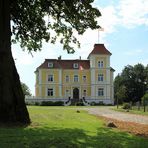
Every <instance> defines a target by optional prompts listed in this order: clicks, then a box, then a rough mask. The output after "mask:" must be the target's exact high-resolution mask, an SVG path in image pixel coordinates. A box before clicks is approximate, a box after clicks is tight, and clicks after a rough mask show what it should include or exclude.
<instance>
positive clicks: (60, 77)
mask: <svg viewBox="0 0 148 148" xmlns="http://www.w3.org/2000/svg"><path fill="white" fill-rule="evenodd" d="M59 96H60V97H62V70H61V69H59Z"/></svg>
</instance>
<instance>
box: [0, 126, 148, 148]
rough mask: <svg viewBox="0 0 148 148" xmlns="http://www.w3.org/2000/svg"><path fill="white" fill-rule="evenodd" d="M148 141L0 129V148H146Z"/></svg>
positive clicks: (100, 133)
mask: <svg viewBox="0 0 148 148" xmlns="http://www.w3.org/2000/svg"><path fill="white" fill-rule="evenodd" d="M147 145H148V140H147V139H144V138H140V137H136V136H132V135H130V134H128V133H125V132H119V131H116V130H112V129H108V128H98V130H97V134H93V135H88V133H86V131H84V130H82V129H78V128H77V129H70V128H65V129H62V128H49V127H47V128H46V127H45V128H39V127H37V128H13V129H12V128H9V129H6V128H0V148H9V147H10V148H25V147H27V148H28V147H29V148H87V147H89V148H90V147H91V148H99V147H101V148H120V147H121V148H122V147H124V148H128V147H131V148H146V146H147Z"/></svg>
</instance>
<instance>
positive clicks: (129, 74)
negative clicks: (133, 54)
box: [114, 64, 148, 103]
mask: <svg viewBox="0 0 148 148" xmlns="http://www.w3.org/2000/svg"><path fill="white" fill-rule="evenodd" d="M147 75H148V73H147V67H144V66H143V65H142V64H136V65H134V66H131V65H127V66H125V68H124V69H123V70H122V73H121V74H120V75H118V76H116V78H115V81H114V90H115V99H116V100H117V99H118V100H119V103H122V101H123V102H130V101H132V102H137V101H141V97H142V96H143V95H144V93H145V91H146V87H147V86H146V84H145V82H147V85H148V81H147ZM120 101H121V102H120Z"/></svg>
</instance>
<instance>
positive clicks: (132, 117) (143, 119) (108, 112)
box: [85, 107, 148, 125]
mask: <svg viewBox="0 0 148 148" xmlns="http://www.w3.org/2000/svg"><path fill="white" fill-rule="evenodd" d="M85 110H87V111H88V112H89V113H90V114H94V115H98V116H104V117H107V118H113V119H116V120H120V121H128V122H135V123H140V124H146V125H148V116H142V115H136V114H129V113H122V112H117V111H114V110H112V109H110V108H109V107H98V108H85Z"/></svg>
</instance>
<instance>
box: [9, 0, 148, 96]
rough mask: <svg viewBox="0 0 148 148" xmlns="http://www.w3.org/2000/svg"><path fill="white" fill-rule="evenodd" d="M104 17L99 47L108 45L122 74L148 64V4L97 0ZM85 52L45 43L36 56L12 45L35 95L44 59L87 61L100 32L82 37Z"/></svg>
mask: <svg viewBox="0 0 148 148" xmlns="http://www.w3.org/2000/svg"><path fill="white" fill-rule="evenodd" d="M93 5H94V6H95V7H97V8H98V9H99V10H100V11H101V13H102V16H101V17H100V18H98V23H99V24H100V25H101V27H103V28H104V31H101V32H100V33H99V43H104V44H105V46H106V48H107V49H108V50H109V51H110V52H111V53H112V56H111V66H112V67H113V68H114V69H115V70H116V71H115V76H116V75H117V74H118V73H121V71H122V69H123V68H124V66H126V65H128V64H129V65H135V64H137V63H142V64H144V65H147V64H148V1H147V0H95V1H94V3H93ZM78 38H79V40H80V42H81V48H80V49H78V48H77V47H76V48H75V53H74V54H70V55H69V54H67V52H66V51H63V49H62V46H61V45H60V44H59V43H56V44H55V45H52V44H50V43H43V47H42V51H41V52H36V53H33V57H32V56H31V55H30V54H28V52H27V51H25V52H24V51H22V49H21V48H20V46H19V44H15V45H12V51H13V56H14V59H15V63H16V66H17V69H18V72H19V75H20V79H21V81H22V82H24V83H26V84H27V85H28V86H29V88H30V90H31V93H32V94H33V95H34V89H35V88H34V86H35V74H34V71H35V70H36V68H37V67H38V66H39V65H40V64H41V63H43V62H44V59H48V58H49V59H50V58H57V57H58V56H59V55H61V56H62V58H63V59H78V58H79V56H81V57H82V59H86V58H87V56H88V54H89V53H90V52H91V50H92V49H93V46H94V44H95V43H98V31H97V30H90V29H88V30H87V31H86V32H85V33H84V35H83V36H80V37H78Z"/></svg>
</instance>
